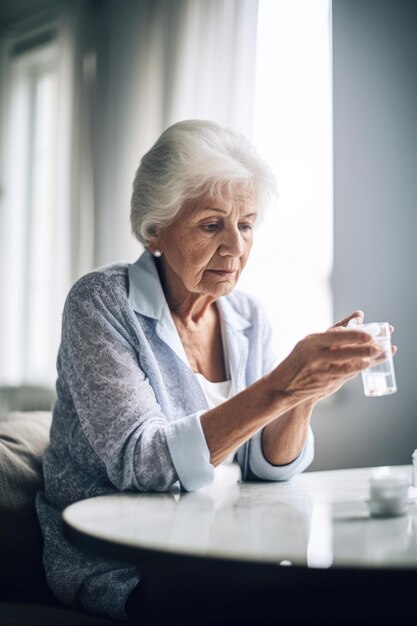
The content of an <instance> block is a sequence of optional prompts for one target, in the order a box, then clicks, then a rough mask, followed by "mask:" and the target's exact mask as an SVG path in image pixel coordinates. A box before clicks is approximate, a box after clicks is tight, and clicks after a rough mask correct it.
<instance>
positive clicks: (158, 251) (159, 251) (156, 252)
mask: <svg viewBox="0 0 417 626" xmlns="http://www.w3.org/2000/svg"><path fill="white" fill-rule="evenodd" d="M153 255H154V256H157V257H160V256H162V250H155V251H154V253H153Z"/></svg>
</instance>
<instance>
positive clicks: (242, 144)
mask: <svg viewBox="0 0 417 626" xmlns="http://www.w3.org/2000/svg"><path fill="white" fill-rule="evenodd" d="M242 184H243V186H244V187H245V188H247V189H248V191H249V189H251V190H254V191H255V202H256V206H257V210H258V213H260V214H261V215H259V217H261V216H262V213H263V211H264V209H265V207H266V206H267V205H268V204H269V202H270V201H271V199H272V197H273V196H276V195H277V188H276V181H275V176H274V174H273V172H272V170H271V168H270V167H269V165H268V164H267V163H266V162H265V161H264V160H263V159H262V158H261V157H260V155H259V154H258V153H257V152H256V150H255V148H254V146H253V145H252V144H251V143H250V142H249V141H248V140H247V139H246V138H245V137H244V136H243V135H242V134H240V133H238V132H235V131H233V130H231V129H229V128H224V127H222V126H219V125H218V124H216V123H214V122H211V121H208V120H184V121H181V122H177V123H176V124H173V125H172V126H170V127H169V128H167V129H166V130H165V131H164V132H163V133H162V135H161V136H160V137H159V139H158V140H157V141H156V143H155V144H154V145H153V146H152V148H151V149H150V150H149V151H148V152H147V153H146V154H145V155H144V156H143V158H142V159H141V162H140V165H139V167H138V169H137V171H136V174H135V178H134V181H133V193H132V200H131V213H130V220H131V225H132V233H133V234H134V235H135V237H136V238H137V239H138V240H139V241H140V242H141V243H143V244H145V245H147V244H148V242H149V241H150V240H151V239H152V237H154V236H155V235H156V234H157V232H158V230H159V229H161V228H163V227H165V226H168V224H169V223H170V222H172V220H173V219H174V218H175V216H176V215H177V214H178V213H179V211H180V210H181V208H182V207H183V206H184V204H185V203H186V202H187V201H189V200H191V199H194V198H198V197H200V196H203V195H205V194H208V195H209V197H212V198H218V197H219V196H222V195H223V194H224V193H225V191H226V193H230V194H232V193H233V191H234V188H235V187H236V185H239V186H242Z"/></svg>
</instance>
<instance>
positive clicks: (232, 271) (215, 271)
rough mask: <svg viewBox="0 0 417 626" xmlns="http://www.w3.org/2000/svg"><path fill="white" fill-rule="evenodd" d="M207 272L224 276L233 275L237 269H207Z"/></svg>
mask: <svg viewBox="0 0 417 626" xmlns="http://www.w3.org/2000/svg"><path fill="white" fill-rule="evenodd" d="M208 271H209V272H213V274H217V276H224V277H225V278H228V277H231V276H234V275H235V274H236V272H237V270H208Z"/></svg>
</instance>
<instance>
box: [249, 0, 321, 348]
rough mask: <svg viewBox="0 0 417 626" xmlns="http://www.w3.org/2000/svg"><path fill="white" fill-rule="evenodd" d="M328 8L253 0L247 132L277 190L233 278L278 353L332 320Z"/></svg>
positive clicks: (301, 0)
mask: <svg viewBox="0 0 417 626" xmlns="http://www.w3.org/2000/svg"><path fill="white" fill-rule="evenodd" d="M330 8H331V7H330V0H315V1H314V2H311V0H259V13H258V39H257V61H256V93H255V120H254V121H255V124H254V137H253V138H254V143H255V145H256V146H257V148H258V149H259V152H260V153H261V154H262V155H263V156H264V157H265V159H266V160H267V161H268V163H269V164H270V165H271V166H272V167H273V169H274V172H275V174H276V177H277V182H278V190H279V194H280V197H279V200H278V202H277V204H276V206H274V207H273V208H272V209H271V211H270V212H269V214H268V215H267V216H266V218H265V222H264V224H262V226H261V228H260V229H259V230H258V231H257V232H256V234H255V244H254V248H253V251H252V258H251V260H250V263H249V264H248V267H247V268H246V270H245V272H244V273H243V275H242V278H241V281H240V284H241V285H242V287H243V288H247V289H248V290H249V291H251V292H253V293H255V294H257V295H258V296H259V298H260V299H261V301H262V302H263V303H264V304H265V305H266V308H267V311H268V315H269V317H270V320H271V322H272V325H273V329H274V335H275V350H276V353H277V356H278V357H280V358H283V357H285V356H286V355H287V354H288V352H289V351H290V350H291V349H292V347H293V346H294V344H295V343H296V342H297V341H298V340H299V339H301V338H302V337H303V336H305V335H306V334H308V333H309V332H315V331H321V330H325V329H326V328H327V327H328V326H329V325H330V324H331V322H332V296H331V288H330V278H331V271H332V258H333V219H332V215H333V209H332V109H331V15H330Z"/></svg>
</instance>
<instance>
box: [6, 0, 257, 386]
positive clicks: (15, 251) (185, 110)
mask: <svg viewBox="0 0 417 626" xmlns="http://www.w3.org/2000/svg"><path fill="white" fill-rule="evenodd" d="M35 21H36V24H37V25H39V27H40V29H41V30H45V28H50V29H51V32H52V31H53V37H52V39H51V41H53V44H51V45H50V46H49V48H48V42H47V41H45V42H44V44H45V45H44V48H45V50H47V49H48V51H47V52H46V54H47V56H48V55H49V56H48V59H49V60H48V63H49V64H50V65H49V68H50V76H49V79H48V80H49V83H48V84H47V85H46V83H44V85H43V91H42V89H41V90H40V93H41V96H42V93H43V102H44V106H43V108H41V109H39V108H38V112H39V111H41V113H42V115H41V118H42V119H40V120H38V123H37V124H36V123H35V122H36V119H35V118H36V113H35V111H36V106H35V104H34V102H35V101H34V100H33V98H32V101H31V103H30V102H29V100H28V98H26V99H25V98H22V97H21V98H20V100H19V102H20V103H21V105H22V106H20V108H19V107H18V109H16V106H15V103H16V97H17V96H18V95H19V93H20V92H19V89H20V88H18V83H19V80H20V78H19V76H20V77H21V73H20V74H19V72H18V71H17V69H16V67H17V65H16V64H18V62H17V60H16V58H15V56H13V50H14V49H16V46H20V47H21V49H22V46H21V44H22V42H25V41H26V43H27V42H28V41H29V39H30V38H31V37H32V35H33V34H34V32H35V30H36V28H37V27H38V26H36V28H34V25H33V23H32V22H31V23H24V24H21V25H17V27H15V28H13V29H12V30H11V31H10V33H8V34H6V37H3V39H2V40H1V41H0V44H1V45H2V48H1V51H2V54H1V58H0V61H1V66H0V71H1V75H0V79H1V85H2V89H1V94H2V98H1V102H0V107H1V129H0V130H1V133H0V134H1V137H2V143H1V150H0V186H1V188H2V191H3V193H2V195H1V198H0V202H1V205H0V208H1V211H0V218H1V222H0V227H1V232H0V293H1V294H2V298H1V305H0V385H1V384H3V385H4V384H15V385H19V384H23V383H31V384H48V385H53V384H54V380H55V361H56V352H57V348H58V344H59V335H60V323H61V312H62V307H63V303H64V299H65V295H66V293H67V292H68V289H69V287H70V285H71V283H72V282H74V281H75V280H76V279H77V278H78V277H79V276H80V275H82V274H84V273H85V272H87V271H89V270H91V269H92V268H93V267H95V266H97V265H101V264H103V263H108V262H112V261H119V260H134V259H135V258H136V257H137V256H138V254H139V253H140V247H139V244H138V243H137V242H135V240H134V239H133V237H132V236H131V233H130V221H129V212H130V194H131V184H132V180H133V176H134V172H135V169H136V167H137V165H138V163H139V160H140V158H141V156H142V155H143V154H144V153H145V152H146V150H148V149H149V147H150V146H151V145H152V143H153V142H154V141H155V140H156V139H157V137H158V136H159V135H160V133H161V132H162V131H163V130H164V129H165V128H166V127H167V126H168V125H169V124H172V123H173V122H175V121H177V120H179V119H184V118H210V119H213V120H216V121H218V122H219V123H221V124H225V125H230V126H232V127H234V128H236V129H238V130H241V131H242V132H244V133H245V134H247V135H249V136H250V135H251V132H252V122H253V116H252V113H253V97H254V81H255V52H256V22H257V1H256V0H210V1H207V0H176V1H175V2H173V1H172V0H141V1H140V2H139V1H137V0H123V2H120V0H107V1H105V2H101V3H92V2H88V1H87V0H85V1H84V0H79V1H77V2H73V3H63V4H62V5H61V4H59V5H57V9H56V11H54V13H53V14H44V15H41V16H39V18H38V19H37V20H35ZM33 43H34V47H33V53H34V55H35V57H36V55H37V49H36V38H35V39H33ZM49 43H51V42H49ZM23 48H24V46H23ZM29 48H30V46H29ZM19 62H21V65H23V66H24V65H25V55H24V54H21V56H20V61H19ZM26 65H27V64H26ZM23 74H24V72H23ZM25 76H26V78H27V79H28V80H27V82H26V86H27V90H29V91H30V89H29V87H28V85H30V84H32V83H30V80H32V79H31V78H30V76H32V75H31V74H30V71H29V73H27V75H25ZM18 79H19V80H18ZM20 91H21V90H20ZM48 94H49V95H48ZM9 96H10V97H9ZM41 96H40V97H41ZM46 96H47V97H46ZM35 100H36V99H35ZM25 107H26V108H25ZM48 107H49V108H48ZM19 111H20V118H19V119H17V118H16V115H17V114H18V113H19ZM16 120H17V121H16ZM42 120H43V121H42ZM42 124H43V126H42ZM16 129H18V133H16ZM36 134H38V135H39V137H41V138H42V137H43V138H44V139H45V138H46V137H47V136H49V137H50V139H51V141H49V152H48V158H47V163H48V167H46V168H45V167H44V169H43V171H40V170H39V168H38V169H37V170H36V168H34V167H32V166H30V164H31V163H32V165H33V162H34V161H33V159H32V156H33V155H34V154H35V153H39V150H40V152H42V151H43V150H44V147H45V146H43V147H42V145H41V143H42V142H40V143H39V142H38V144H39V145H38V146H37V147H36V146H35V145H34V143H33V137H34V136H35V135H36ZM19 137H20V139H19ZM16 139H18V141H17V144H16ZM19 141H20V143H19ZM47 143H48V142H47ZM44 144H45V141H44ZM13 145H15V146H17V152H18V154H17V152H16V150H15V152H14V153H12V152H11V147H12V146H13ZM38 148H39V150H38ZM11 155H12V159H11V158H10V157H11ZM28 167H29V169H28ZM37 184H39V185H40V187H42V186H43V188H44V194H43V196H41V197H40V200H39V202H37V203H34V202H33V201H32V191H33V189H34V185H35V187H36V185H37ZM38 209H39V210H38ZM36 216H37V217H36ZM40 217H41V218H42V219H40ZM35 218H36V219H35ZM35 268H37V270H36V271H34V270H35Z"/></svg>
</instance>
